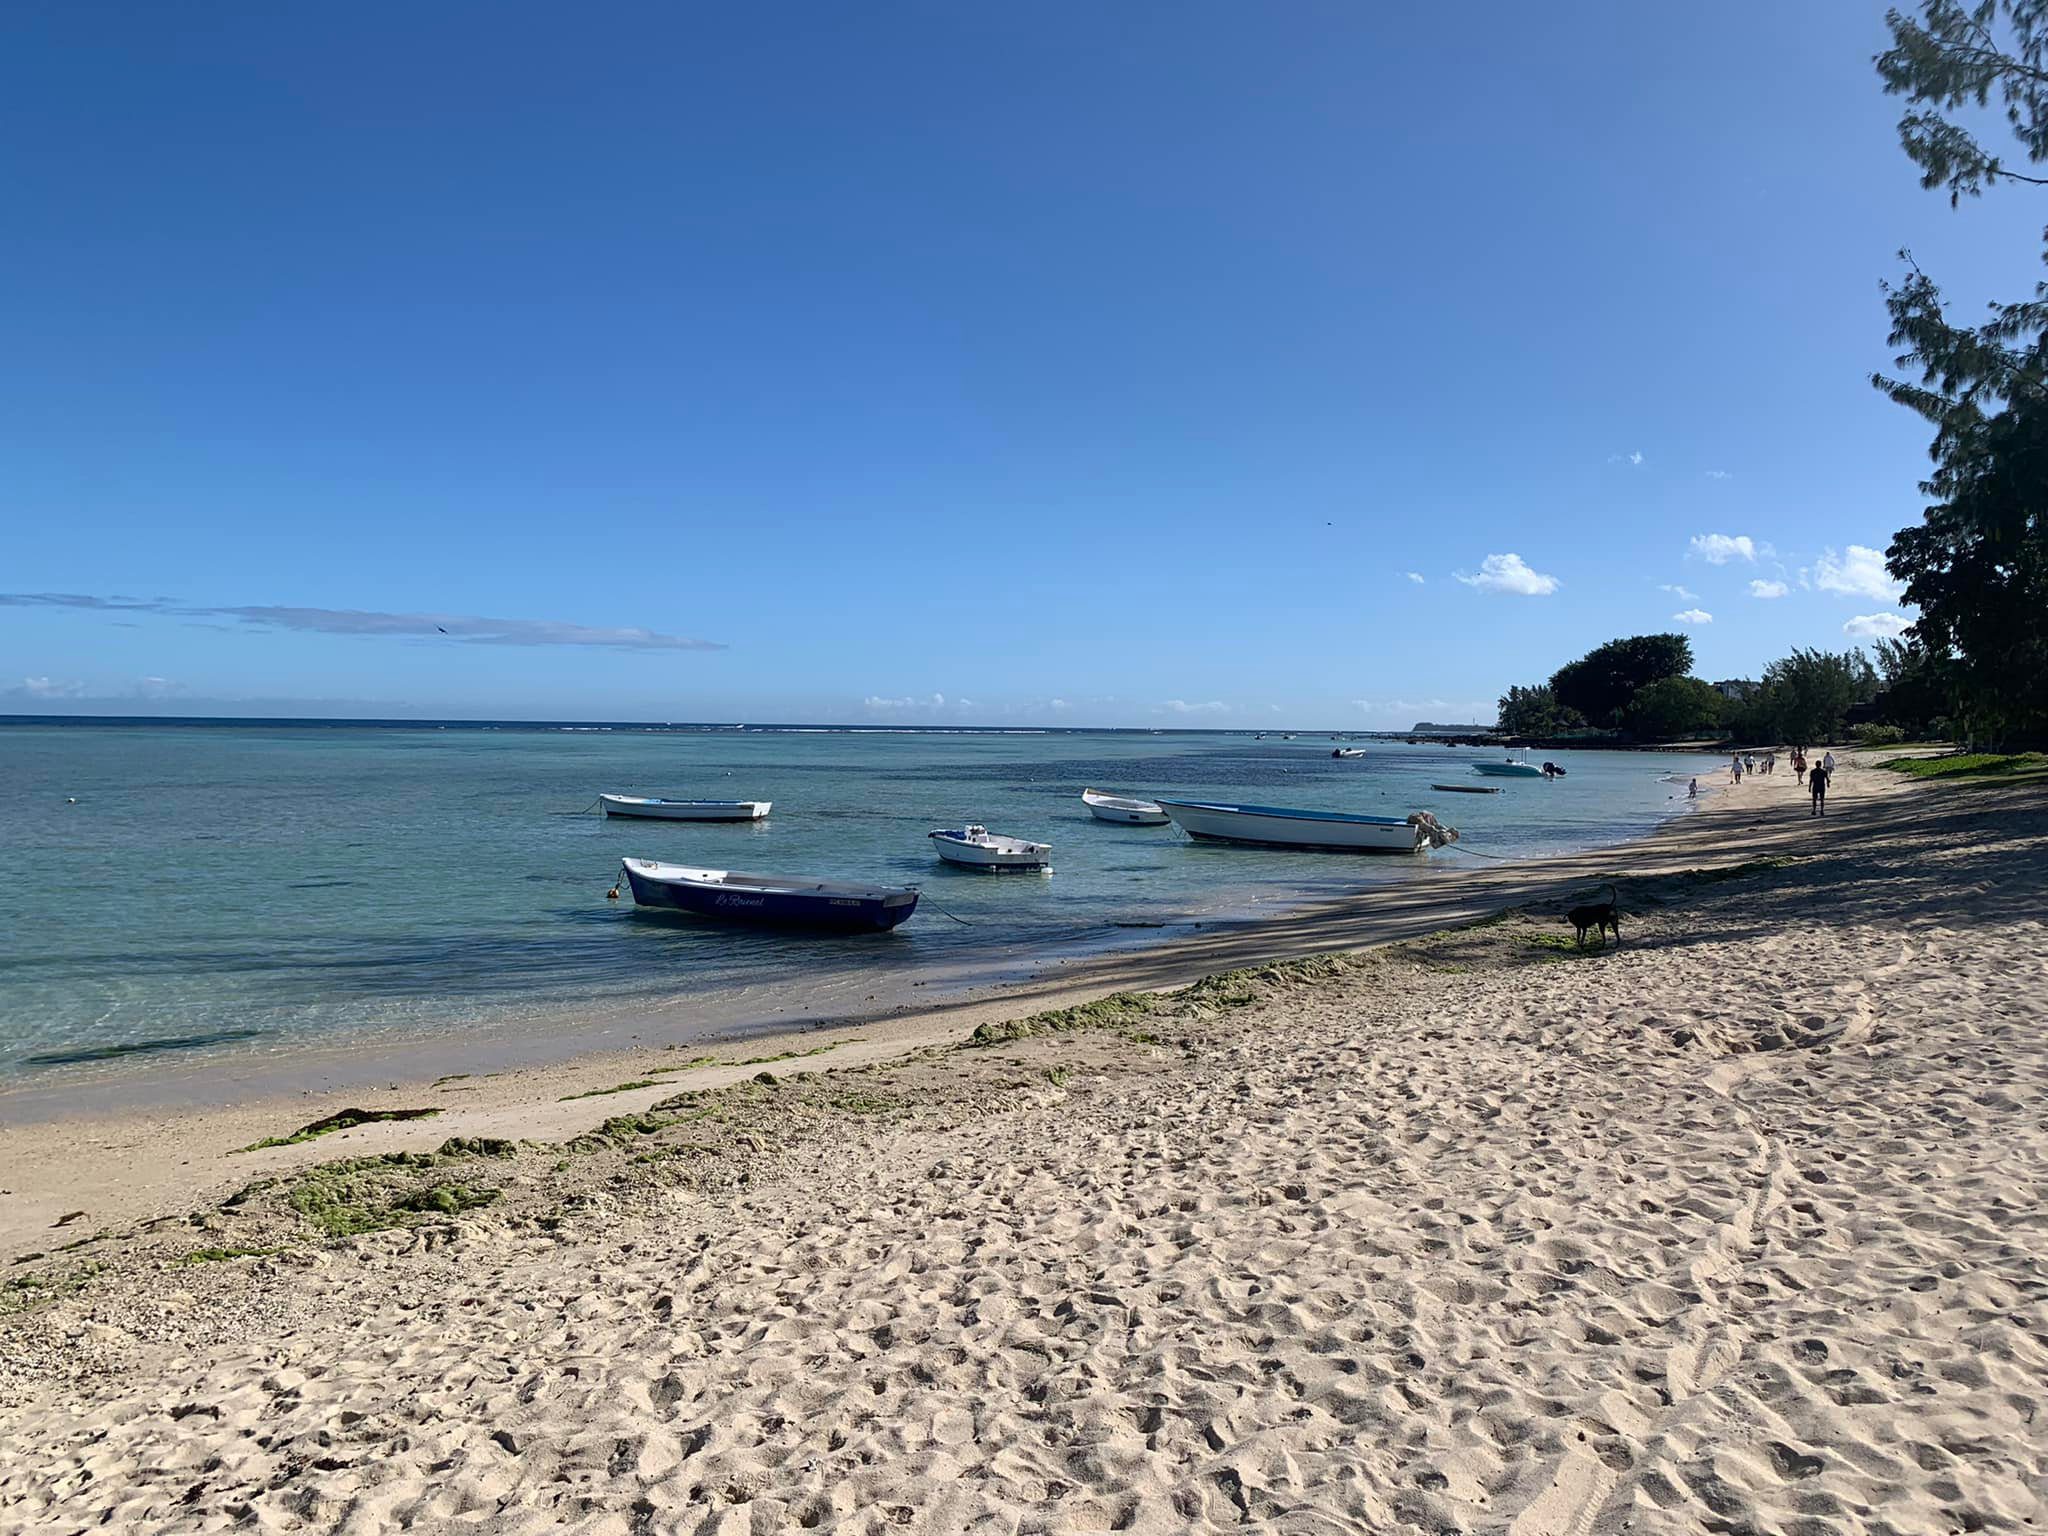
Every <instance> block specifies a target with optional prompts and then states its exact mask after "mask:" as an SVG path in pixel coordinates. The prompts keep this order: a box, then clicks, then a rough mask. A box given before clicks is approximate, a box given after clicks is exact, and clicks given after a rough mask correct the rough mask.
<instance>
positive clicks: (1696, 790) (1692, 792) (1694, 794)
mask: <svg viewBox="0 0 2048 1536" xmlns="http://www.w3.org/2000/svg"><path fill="white" fill-rule="evenodd" d="M1699 797H1700V781H1699V780H1698V779H1694V780H1693V781H1692V785H1691V787H1690V788H1688V789H1687V790H1686V792H1685V798H1686V799H1688V800H1697V799H1699Z"/></svg>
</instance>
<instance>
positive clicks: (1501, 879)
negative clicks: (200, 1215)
mask: <svg viewBox="0 0 2048 1536" xmlns="http://www.w3.org/2000/svg"><path fill="white" fill-rule="evenodd" d="M1845 760H1850V759H1845ZM1851 761H1853V760H1851ZM1753 782H1754V781H1753ZM1783 783H1784V785H1787V786H1789V785H1790V784H1791V780H1790V778H1789V776H1787V777H1786V778H1785V779H1784V781H1783ZM1855 787H1856V791H1857V793H1858V794H1859V795H1860V796H1863V797H1869V796H1872V795H1875V794H1896V793H1901V792H1904V791H1906V790H1907V788H1908V787H1909V784H1908V781H1904V780H1901V779H1900V778H1899V777H1898V776H1895V775H1891V774H1883V773H1877V772H1875V771H1873V770H1869V769H1864V770H1862V771H1861V772H1859V773H1858V775H1857V778H1856V781H1855ZM1760 798H1761V797H1760V796H1751V795H1749V794H1747V793H1746V792H1744V791H1728V790H1721V791H1717V792H1716V793H1715V794H1713V795H1712V796H1711V797H1709V798H1706V799H1703V800H1701V801H1700V802H1699V803H1698V804H1697V805H1693V806H1690V807H1688V808H1687V809H1685V810H1682V811H1680V812H1679V813H1677V814H1675V815H1674V816H1672V817H1671V818H1670V819H1668V820H1667V821H1665V822H1664V823H1662V824H1661V825H1660V826H1659V827H1657V828H1656V829H1655V830H1653V831H1651V832H1650V833H1648V834H1646V835H1645V836H1642V837H1638V838H1635V839H1632V840H1629V841H1626V842H1623V843H1619V844H1615V845H1611V846H1607V847H1601V848H1594V849H1589V850H1585V851H1582V852H1580V853H1576V854H1570V855H1564V856H1561V857H1558V858H1555V859H1551V860H1547V861H1544V862H1541V863H1535V862H1530V863H1503V864H1500V865H1498V866H1492V865H1487V864H1485V863H1483V862H1482V863H1479V864H1478V865H1477V867H1474V866H1473V861H1472V860H1471V858H1470V857H1469V856H1465V858H1466V863H1465V866H1464V867H1461V868H1455V869H1446V870H1444V871H1442V872H1441V874H1440V875H1438V876H1432V877H1431V878H1428V879H1425V880H1418V881H1413V882H1403V883H1400V884H1396V885H1389V886H1387V887H1384V888H1375V889H1373V890H1370V891H1368V892H1366V893H1364V894H1363V895H1360V896H1356V897H1342V898H1337V899H1334V900H1325V901H1319V902H1312V903H1308V904H1305V905H1303V906H1299V907H1295V908H1293V909H1291V910H1289V911H1287V912H1285V913H1281V914H1276V915H1273V916H1268V917H1258V918H1250V919H1235V920H1228V921H1217V922H1213V923H1210V924H1208V925H1206V926H1204V927H1203V928H1202V931H1200V932H1198V933H1189V934H1184V935H1177V936H1174V937H1172V938H1169V939H1166V940H1165V941H1164V942H1160V943H1157V944H1143V945H1139V946H1136V947H1132V948H1129V949H1124V948H1118V949H1114V950H1111V951H1108V952H1106V953H1098V954H1095V955H1090V956H1081V957H1073V958H1071V959H1057V958H1048V959H1046V960H1045V961H1044V963H1043V964H1042V965H1037V966H1035V967H1034V968H1035V969H1036V971H1037V974H1035V975H1033V976H1031V977H1029V978H1027V979H1022V980H1007V981H997V982H994V983H983V984H968V985H965V986H963V987H962V988H961V989H959V990H958V991H953V992H949V993H946V994H942V995H939V996H936V997H931V998H929V999H924V1000H920V1001H919V1002H918V1003H917V1004H915V1005H912V1006H907V1007H899V1008H897V1009H896V1010H895V1011H892V1012H889V1013H886V1014H882V1015H879V1016H862V1017H856V1018H852V1019H840V1020H819V1021H815V1022H807V1023H805V1024H804V1025H802V1026H801V1027H797V1028H786V1027H782V1028H778V1027H774V1026H769V1027H766V1028H763V1029H759V1030H750V1031H744V1032H727V1033H724V1034H715V1035H711V1036H685V1037H684V1038H682V1039H675V1038H666V1037H663V1036H661V1035H660V1034H659V1033H658V1032H656V1031H654V1030H653V1029H651V1028H650V1027H649V1021H647V1020H645V1019H641V1020H639V1021H638V1022H639V1023H640V1024H641V1026H642V1029H643V1030H644V1031H646V1032H647V1033H649V1034H650V1035H651V1036H652V1038H647V1039H644V1040H643V1039H639V1038H638V1037H637V1035H636V1036H635V1037H634V1038H633V1039H631V1040H629V1041H625V1042H621V1043H618V1044H611V1045H602V1046H596V1047H594V1048H588V1049H582V1050H574V1051H570V1052H568V1053H566V1054H565V1053H562V1052H560V1051H559V1050H558V1049H553V1048H551V1047H550V1046H549V1044H548V1043H547V1042H546V1041H543V1040H541V1039H538V1038H536V1037H532V1036H526V1037H517V1038H515V1037H509V1036H508V1037H498V1038H482V1039H480V1038H478V1037H475V1036H471V1037H467V1038H466V1039H463V1040H459V1041H449V1042H431V1043H425V1044H423V1045H422V1047H421V1048H420V1049H419V1050H418V1051H417V1052H416V1053H413V1054H412V1055H410V1056H409V1058H408V1060H407V1061H406V1063H405V1064H404V1067H403V1068H396V1069H395V1068H394V1067H393V1066H392V1065H391V1064H390V1061H389V1057H388V1054H386V1053H385V1052H384V1051H383V1050H382V1049H381V1048H379V1047H377V1046H374V1045H372V1046H364V1045H359V1044H358V1045H346V1046H337V1047H333V1048H331V1049H328V1050H319V1049H317V1048H316V1049H314V1050H311V1051H301V1052H297V1053H295V1055H294V1059H293V1061H292V1062H290V1063H287V1064H282V1065H280V1066H279V1067H278V1068H277V1069H276V1071H275V1073H274V1074H272V1075H271V1078H270V1081H269V1082H267V1083H265V1084H263V1085H262V1086H260V1087H258V1088H257V1089H256V1090H255V1091H250V1090H249V1089H248V1088H246V1087H245V1086H243V1085H242V1084H241V1083H240V1082H236V1083H232V1084H224V1083H219V1082H217V1081H215V1082H213V1083H212V1084H211V1086H212V1087H213V1088H214V1089H215V1091H214V1092H211V1093H203V1092H202V1094H201V1095H200V1096H199V1097H198V1098H196V1099H194V1100H192V1101H188V1102H183V1103H171V1104H165V1103H163V1102H160V1101H159V1102H142V1103H121V1102H116V1103H114V1104H112V1105H108V1106H105V1107H100V1106H94V1107H90V1108H80V1107H70V1106H66V1107H64V1108H62V1109H61V1110H60V1111H59V1112H56V1113H45V1114H37V1113H35V1112H34V1111H33V1109H31V1110H30V1111H29V1112H27V1113H23V1112H22V1109H21V1107H20V1106H19V1105H16V1104H10V1103H9V1102H8V1098H7V1097H6V1096H5V1095H0V1112H9V1113H10V1116H11V1117H10V1118H9V1119H8V1120H7V1121H6V1123H4V1124H0V1168H5V1169H6V1170H7V1173H6V1175H5V1184H4V1186H0V1263H4V1262H7V1261H9V1260H13V1259H16V1258H18V1257H19V1255H21V1254H22V1253H25V1252H33V1251H37V1250H38V1249H41V1248H43V1247H45V1246H46V1244H47V1242H48V1240H49V1239H50V1238H52V1237H53V1236H61V1235H62V1234H61V1230H60V1229H58V1228H55V1227H53V1226H52V1223H55V1222H57V1221H59V1220H60V1219H61V1218H64V1217H66V1216H72V1213H74V1212H80V1211H83V1212H85V1213H86V1214H85V1215H82V1216H72V1219H73V1220H74V1221H76V1222H77V1223H79V1225H80V1227H81V1228H83V1227H84V1226H86V1225H88V1224H90V1225H94V1226H119V1225H123V1224H126V1223H131V1222H137V1221H148V1220H151V1219H156V1218H160V1217H162V1216H163V1215H165V1214H166V1213H172V1212H175V1211H179V1210H183V1209H187V1208H189V1207H190V1206H191V1205H193V1204H195V1203H197V1204H204V1203H205V1202H207V1201H208V1200H212V1199H218V1198H221V1197H223V1196H225V1195H227V1194H229V1193H232V1191H233V1190H234V1189H235V1188H238V1187H240V1185H241V1184H243V1183H245V1182H246V1181H247V1180H248V1179H249V1178H250V1177H252V1176H256V1175H259V1174H278V1173H288V1172H292V1171H294V1170H297V1169H300V1168H304V1167H309V1166H312V1165H315V1164H318V1163H320V1162H322V1161H326V1160H329V1159H332V1158H335V1157H343V1156H350V1155H363V1154H370V1153H386V1152H406V1151H414V1152H417V1151H424V1150H428V1149H431V1148H432V1147H435V1146H437V1145H439V1144H441V1143H442V1142H443V1141H445V1140H446V1139H448V1138H449V1137H451V1136H452V1137H466V1136H467V1137H474V1136H486V1137H490V1136H505V1135H507V1134H515V1135H518V1136H522V1137H529V1138H536V1139H544V1140H545V1139H554V1138H557V1137H565V1136H574V1135H576V1134H578V1133H579V1132H581V1131H583V1130H585V1129H587V1128H588V1126H589V1125H590V1124H593V1123H595V1122H597V1121H599V1120H602V1119H604V1118H605V1117H606V1116H607V1115H611V1114H629V1113H632V1112H635V1111H637V1110H641V1109H644V1108H645V1107H646V1106H647V1105H650V1104H652V1103H655V1102H657V1101H659V1100H661V1099H662V1098H663V1097H664V1096H666V1095H668V1094H672V1093H674V1092H676V1091H678V1090H681V1089H698V1088H705V1089H709V1088H718V1087H723V1086H726V1085H728V1084H730V1083H732V1082H736V1081H739V1080H741V1079H742V1078H744V1077H745V1076H746V1075H747V1072H746V1070H745V1068H747V1067H750V1066H753V1065H758V1064H759V1060H761V1059H766V1058H777V1059H782V1060H788V1061H795V1062H799V1063H802V1065H800V1066H798V1067H796V1068H794V1069H793V1070H795V1071H799V1072H802V1071H811V1070H823V1069H825V1068H828V1067H830V1068H848V1067H856V1066H864V1065H870V1064H873V1063H876V1062H881V1061H887V1060H890V1059H892V1058H894V1057H897V1056H901V1055H905V1054H908V1053H912V1052H916V1051H918V1050H922V1049H928V1048H931V1047H934V1046H938V1045H942V1044H945V1043H947V1042H950V1041H955V1040H958V1039H961V1038H964V1037H966V1036H968V1035H970V1034H972V1033H973V1032H974V1031H975V1030H976V1029H977V1028H980V1027H981V1026H983V1025H985V1024H991V1023H999V1022H1001V1021H1003V1020H1006V1019H1014V1018H1017V1017H1021V1016H1024V1015H1028V1014H1032V1013H1035V1012H1040V1011H1043V1010H1047V1009H1057V1008H1064V1007H1070V1006H1074V1005H1076V1004H1083V1003H1087V1002H1090V1001H1092V1000H1094V999H1097V998H1101V997H1104V996H1107V995H1110V994H1114V993H1119V992H1129V991H1163V990H1168V989H1172V988H1178V987H1184V986H1187V985H1189V984H1191V983H1193V982H1196V981H1199V980H1200V979H1202V978H1203V977H1205V976H1208V975H1212V974H1214V973H1216V972H1219V971H1225V970H1230V969H1233V968H1238V967H1245V966H1255V965H1259V964H1264V963H1270V962H1272V961H1274V960H1276V959H1281V958H1297V957H1302V956H1312V955H1326V954H1333V953H1341V952H1348V951H1354V950H1359V949H1364V948H1369V947H1372V946H1375V945H1384V944H1390V943H1395V942H1398V941H1401V940H1403V939H1410V938H1415V937H1418V936H1421V935H1424V934H1429V933H1434V932H1437V931H1440V930H1443V929H1449V928H1457V927H1461V926H1464V925H1467V924H1470V923H1473V922H1477V921H1481V920H1484V919H1485V918H1487V917H1489V916H1491V915H1493V914H1495V913H1498V912H1500V911H1503V910H1507V909H1512V908H1516V907H1521V906H1526V905H1529V904H1531V903H1539V902H1545V901H1555V900H1557V899H1558V898H1559V897H1560V896H1563V895H1565V894H1567V893H1568V892H1570V891H1571V890H1573V888H1577V887H1584V886H1586V885H1587V884H1588V883H1589V882H1591V881H1594V880H1598V879H1604V878H1606V877H1608V876H1609V875H1616V876H1620V877H1623V878H1657V877H1659V876H1662V875H1666V874H1670V873H1673V872H1676V871H1678V870H1681V869H1687V868H1697V867H1716V866H1725V865H1728V864H1736V863H1741V862H1743V861H1744V860H1746V859H1753V858H1755V857H1758V856H1759V855H1760V853H1769V852H1771V851H1772V850H1777V849H1781V848H1782V846H1783V845H1785V844H1787V843H1788V842H1797V841H1800V840H1802V839H1803V838H1804V837H1806V836H1808V835H1810V834H1808V833H1806V832H1805V831H1804V829H1803V827H1802V826H1801V825H1800V823H1801V822H1803V820H1804V818H1797V819H1796V820H1792V821H1791V822H1790V823H1789V824H1788V819H1787V817H1786V816H1785V814H1784V809H1785V808H1784V806H1783V805H1781V804H1773V805H1772V806H1770V807H1767V806H1765V805H1764V804H1761V803H1759V801H1760ZM1776 799H1778V800H1784V801H1789V800H1790V799H1791V797H1790V796H1780V797H1776ZM1766 810H1769V811H1770V813H1771V814H1772V815H1773V816H1774V818H1775V820H1774V821H1773V823H1772V827H1773V830H1771V831H1770V832H1769V833H1767V834H1766V835H1765V836H1764V837H1762V838H1761V839H1759V838H1757V837H1756V836H1754V835H1753V834H1755V833H1756V832H1757V831H1758V830H1759V828H1757V827H1755V826H1751V827H1747V828H1742V827H1739V826H1738V823H1739V822H1740V821H1741V818H1743V817H1745V816H1751V817H1753V816H1755V815H1757V814H1760V813H1763V812H1765V811H1766ZM1454 856H1455V855H1454ZM624 1022H625V1021H623V1020H614V1027H623V1024H624ZM535 1052H538V1056H537V1057H536V1056H535V1055H534V1054H533V1053H535ZM700 1055H710V1056H715V1057H717V1058H718V1059H717V1061H715V1062H710V1063H706V1064H704V1065H701V1066H697V1067H692V1068H691V1069H689V1070H687V1071H680V1072H679V1071H675V1070H673V1064H674V1063H675V1062H676V1061H678V1060H692V1059H695V1058H696V1057H698V1056H700ZM522 1058H523V1059H522ZM329 1062H338V1063H339V1064H340V1066H341V1068H342V1073H341V1075H343V1076H345V1077H346V1081H342V1082H334V1081H325V1082H323V1081H320V1080H319V1077H318V1075H317V1074H318V1073H319V1071H320V1070H321V1068H322V1066H323V1064H324V1063H329ZM206 1070H207V1069H206V1067H205V1065H204V1064H195V1065H194V1068H193V1071H194V1072H195V1073H198V1074H204V1073H205V1072H206ZM309 1074H312V1075H310V1076H309ZM650 1075H652V1076H651V1077H650ZM640 1080H649V1085H648V1086H646V1087H642V1088H638V1089H634V1090H631V1091H627V1092H612V1091H610V1090H611V1089H612V1088H613V1087H614V1086H615V1085H617V1084H620V1083H626V1082H633V1081H640ZM200 1086H202V1087H204V1086H207V1085H206V1084H201V1085H200ZM584 1094H592V1095H593V1096H591V1097H588V1098H585V1097H579V1095H584ZM46 1107H48V1106H46ZM398 1108H403V1109H422V1108H431V1109H434V1110H435V1111H437V1113H435V1114H434V1115H432V1116H431V1117H428V1118H423V1119H420V1120H416V1121H411V1122H394V1123H380V1124H369V1125H363V1126H360V1127H357V1128H354V1129H351V1130H348V1131H344V1132H341V1133H338V1134H335V1135H330V1136H325V1137H322V1138H320V1139H319V1140H316V1141H312V1142H305V1143H300V1144H298V1145H295V1146H290V1147H282V1148H268V1149H265V1150H264V1151H262V1152H261V1153H242V1152H237V1151H236V1150H235V1149H237V1148H244V1147H248V1146H250V1145H251V1144H253V1143H255V1142H258V1141H261V1140H263V1139H265V1138H274V1137H283V1136H287V1135H289V1134H290V1133H292V1132H293V1131H294V1130H296V1129H297V1128H298V1127H300V1126H303V1125H306V1124H309V1123H311V1122H313V1121H315V1120H318V1119H321V1118H323V1117H325V1116H329V1115H333V1114H336V1113H338V1112H340V1111H342V1110H344V1109H364V1110H372V1111H376V1110H390V1109H398Z"/></svg>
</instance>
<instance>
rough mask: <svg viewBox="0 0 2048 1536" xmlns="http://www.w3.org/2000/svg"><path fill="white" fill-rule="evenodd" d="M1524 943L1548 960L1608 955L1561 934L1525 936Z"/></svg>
mask: <svg viewBox="0 0 2048 1536" xmlns="http://www.w3.org/2000/svg"><path fill="white" fill-rule="evenodd" d="M1522 942H1523V943H1524V944H1526V945H1527V946H1528V947H1529V948H1531V949H1533V950H1535V951H1536V952H1537V953H1538V954H1539V955H1541V956H1542V957H1543V958H1544V959H1546V960H1589V959H1591V958H1592V957H1593V956H1595V955H1601V954H1605V953H1606V950H1605V949H1603V948H1601V947H1599V946H1596V945H1591V944H1581V943H1579V942H1578V940H1576V939H1568V938H1566V937H1565V936H1564V935H1563V934H1561V933H1531V934H1525V935H1524V936H1523V938H1522Z"/></svg>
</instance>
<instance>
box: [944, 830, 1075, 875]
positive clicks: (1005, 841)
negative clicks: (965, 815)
mask: <svg viewBox="0 0 2048 1536" xmlns="http://www.w3.org/2000/svg"><path fill="white" fill-rule="evenodd" d="M930 836H931V840H932V847H933V848H934V849H935V850H937V852H938V855H939V857H940V858H942V859H944V860H945V861H946V862H947V863H948V864H958V865H960V866H961V867H962V868H965V869H1046V868H1048V867H1050V865H1051V863H1052V844H1051V843H1034V842H1031V841H1030V840H1029V839H1026V838H1022V837H1004V836H1003V835H1002V834H1000V833H997V832H991V831H989V829H988V828H987V827H984V826H982V825H981V824H980V823H978V822H969V823H968V824H967V825H966V826H964V827H952V828H948V829H946V830H944V831H939V832H933V833H931V834H930Z"/></svg>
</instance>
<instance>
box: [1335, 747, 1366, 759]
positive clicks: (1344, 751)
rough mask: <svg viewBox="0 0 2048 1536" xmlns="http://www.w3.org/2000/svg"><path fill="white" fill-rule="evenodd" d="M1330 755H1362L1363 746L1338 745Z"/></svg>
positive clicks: (1363, 754) (1363, 752)
mask: <svg viewBox="0 0 2048 1536" xmlns="http://www.w3.org/2000/svg"><path fill="white" fill-rule="evenodd" d="M1330 756H1332V757H1363V756H1365V748H1363V747H1338V748H1337V749H1336V750H1335V751H1333V752H1332V753H1331V754H1330Z"/></svg>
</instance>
